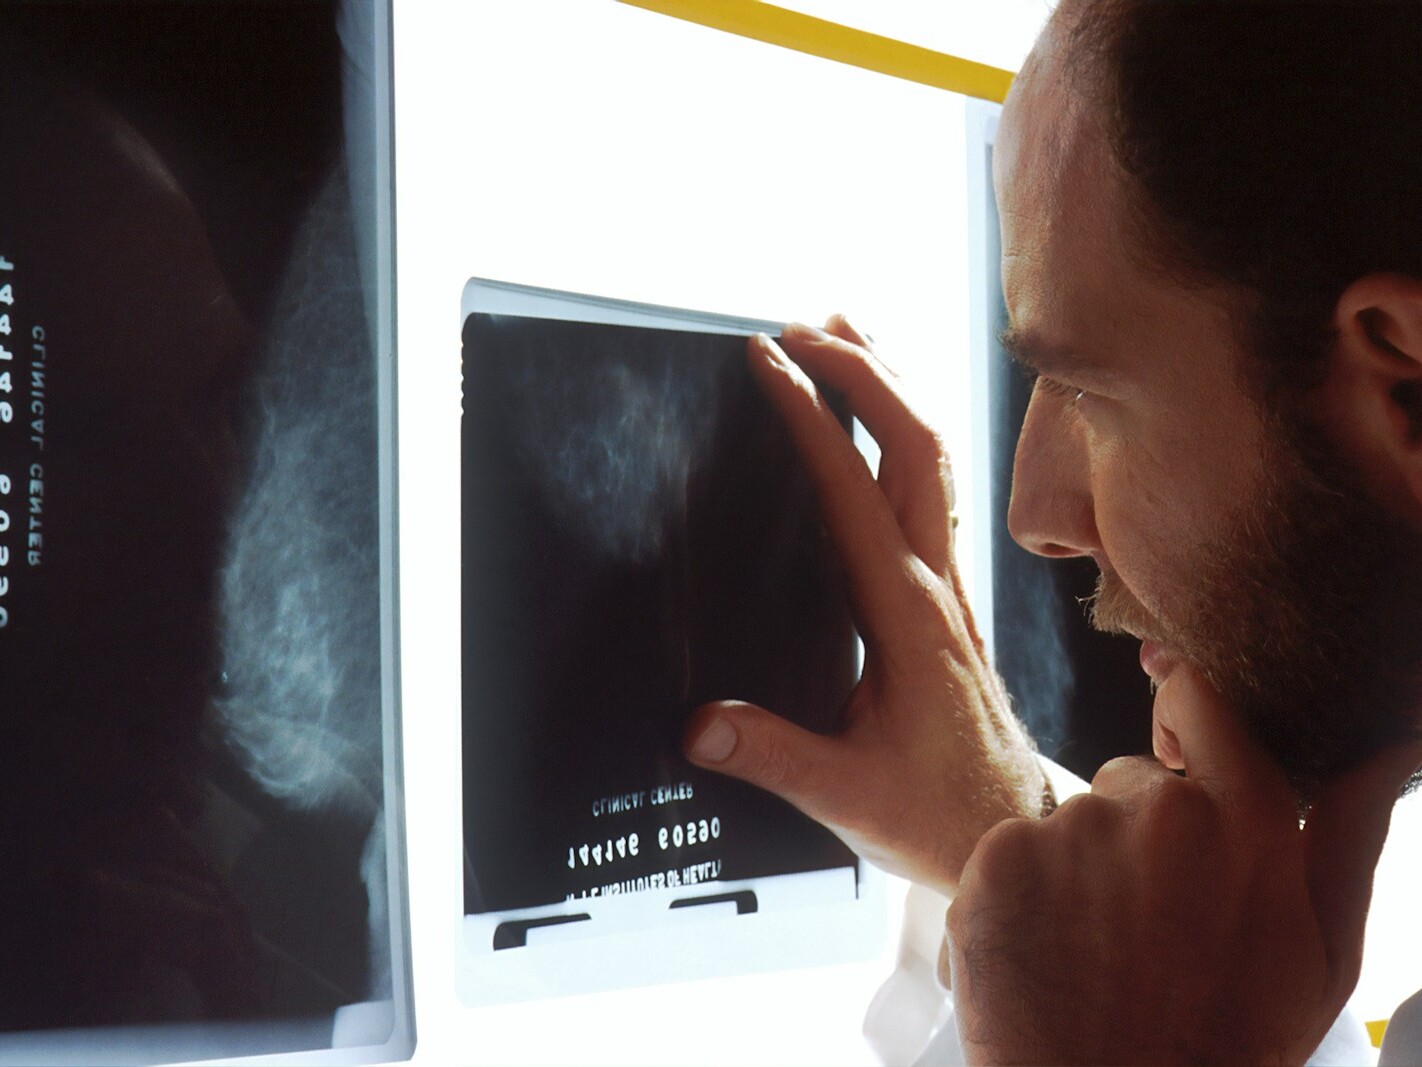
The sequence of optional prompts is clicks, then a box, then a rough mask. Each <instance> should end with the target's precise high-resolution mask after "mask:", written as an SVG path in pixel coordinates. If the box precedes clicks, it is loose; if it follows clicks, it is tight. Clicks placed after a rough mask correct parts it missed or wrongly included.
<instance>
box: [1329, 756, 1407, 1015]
mask: <svg viewBox="0 0 1422 1067" xmlns="http://www.w3.org/2000/svg"><path fill="white" fill-rule="evenodd" d="M1419 766H1422V742H1417V741H1409V742H1407V743H1404V744H1397V745H1391V746H1389V747H1388V748H1385V749H1384V750H1383V751H1381V752H1379V753H1378V754H1376V755H1375V756H1373V757H1371V758H1370V759H1368V760H1367V761H1366V762H1364V763H1363V764H1362V765H1361V766H1359V767H1356V768H1355V769H1353V770H1351V771H1349V772H1347V773H1346V774H1344V775H1343V776H1342V777H1340V778H1338V779H1336V780H1335V781H1333V782H1331V783H1329V784H1328V785H1326V786H1325V787H1324V788H1323V789H1322V790H1321V791H1320V792H1319V794H1318V798H1317V799H1316V800H1315V801H1314V804H1313V806H1312V808H1310V810H1309V813H1308V818H1307V821H1306V822H1305V824H1304V848H1305V852H1304V855H1305V863H1306V865H1307V866H1306V870H1307V876H1308V884H1309V895H1310V897H1311V898H1312V900H1313V907H1314V914H1315V915H1316V916H1317V917H1318V924H1319V929H1320V930H1321V931H1322V933H1323V937H1324V943H1325V944H1326V945H1327V946H1328V953H1329V962H1330V965H1331V967H1332V969H1333V973H1334V975H1335V977H1336V978H1337V979H1339V980H1340V981H1346V983H1347V989H1348V991H1349V992H1351V990H1352V987H1353V983H1355V982H1356V981H1357V978H1358V973H1359V970H1360V969H1361V966H1362V959H1363V924H1364V922H1365V920H1366V919H1367V916H1368V904H1369V902H1370V901H1371V899H1372V892H1373V869H1374V868H1375V867H1376V866H1377V863H1378V857H1379V856H1380V855H1381V854H1382V848H1383V842H1384V841H1386V840H1387V831H1388V826H1389V824H1390V822H1391V820H1392V808H1393V805H1394V804H1395V803H1396V802H1397V798H1398V797H1399V796H1400V795H1401V793H1402V788H1403V786H1404V785H1405V784H1406V783H1407V780H1408V778H1409V777H1410V776H1411V775H1412V774H1413V772H1414V771H1416V770H1417V769H1418V767H1419Z"/></svg>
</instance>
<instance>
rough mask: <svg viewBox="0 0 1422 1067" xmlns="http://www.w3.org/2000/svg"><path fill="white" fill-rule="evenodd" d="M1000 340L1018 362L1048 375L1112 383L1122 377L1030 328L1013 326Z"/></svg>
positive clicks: (1003, 333)
mask: <svg viewBox="0 0 1422 1067" xmlns="http://www.w3.org/2000/svg"><path fill="white" fill-rule="evenodd" d="M997 342H998V344H1000V345H1001V346H1002V350H1003V351H1004V352H1006V353H1007V354H1008V356H1010V357H1011V358H1012V360H1013V362H1014V363H1017V364H1018V365H1019V366H1022V367H1024V368H1026V369H1027V370H1028V371H1031V372H1033V373H1036V374H1044V375H1046V376H1047V377H1048V378H1058V377H1060V378H1065V379H1068V380H1071V381H1078V380H1081V381H1092V382H1103V383H1110V382H1114V381H1115V380H1116V379H1117V377H1118V376H1117V374H1116V373H1115V372H1114V371H1113V370H1112V369H1111V368H1109V367H1104V366H1102V365H1101V364H1100V363H1099V362H1096V361H1094V360H1091V359H1089V358H1088V357H1086V356H1083V355H1082V354H1081V353H1080V352H1078V351H1076V350H1075V349H1074V348H1071V347H1069V346H1066V345H1058V344H1053V343H1051V342H1048V341H1045V340H1043V339H1042V338H1041V337H1039V336H1038V335H1036V334H1034V333H1033V332H1031V331H1030V330H1023V329H1020V328H1018V327H1015V326H1009V327H1007V329H1005V330H1003V331H1002V332H1001V333H999V334H998V335H997Z"/></svg>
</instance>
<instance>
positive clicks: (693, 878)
mask: <svg viewBox="0 0 1422 1067" xmlns="http://www.w3.org/2000/svg"><path fill="white" fill-rule="evenodd" d="M463 464H464V466H463V516H464V531H463V553H464V574H463V603H464V635H463V648H464V654H463V656H464V662H463V668H464V741H463V745H464V833H465V848H466V864H465V911H466V913H469V914H476V913H482V912H488V911H509V910H513V909H518V908H526V907H532V906H537V905H544V904H552V903H556V902H560V901H568V900H579V899H583V898H587V897H593V896H605V895H616V894H623V893H631V892H637V891H641V890H648V889H685V890H687V891H688V892H695V891H696V890H695V889H694V887H696V886H700V885H701V884H702V883H704V882H716V881H721V882H726V881H736V880H741V879H753V878H759V877H764V876H770V875H779V874H788V873H794V872H800V871H814V870H826V869H831V868H839V867H845V866H853V864H854V863H855V860H854V857H853V855H852V854H851V853H850V852H849V851H848V849H846V848H845V847H844V845H843V844H841V843H840V842H839V841H838V840H837V839H836V838H835V837H833V835H831V834H830V833H829V832H828V831H826V830H824V829H823V828H821V827H819V826H817V825H815V824H814V823H812V822H811V821H810V820H808V819H806V818H805V817H804V816H802V815H801V814H800V813H799V812H797V811H795V810H794V809H793V808H791V807H790V806H789V805H787V804H785V803H784V802H782V801H780V800H778V799H777V798H775V797H773V796H771V795H770V794H768V793H764V792H762V791H760V790H757V789H754V788H752V787H750V786H747V785H745V784H743V783H740V782H736V781H733V780H730V779H727V778H724V777H722V776H720V775H716V774H714V773H711V772H707V771H702V770H699V769H697V768H694V767H692V766H691V765H690V764H688V763H687V762H686V761H685V760H684V759H683V758H682V757H681V755H680V748H681V741H682V732H683V729H684V726H685V723H686V721H687V718H688V715H689V714H690V712H691V711H692V710H693V709H695V708H696V707H697V706H698V705H700V704H701V703H703V702H705V701H708V700H715V699H723V698H724V699H731V698H734V699H741V700H748V701H752V702H754V703H757V704H760V705H762V706H764V707H767V708H770V709H773V710H774V711H776V712H777V713H779V714H782V715H785V716H787V717H789V718H791V719H793V720H795V721H797V722H799V723H801V724H803V725H805V726H807V727H809V728H811V729H815V730H819V731H828V730H831V729H833V728H834V726H835V723H836V720H837V717H838V715H839V712H840V708H841V706H842V704H843V702H844V700H845V698H846V696H847V694H848V692H849V690H850V688H851V687H852V686H853V684H854V679H855V670H856V667H855V637H854V631H853V628H852V625H851V621H850V618H849V615H848V610H847V606H846V598H845V589H844V582H843V578H842V575H841V574H840V571H839V568H838V564H837V563H836V561H835V557H834V552H833V548H832V545H831V544H830V542H829V540H828V537H827V536H826V534H825V532H824V529H823V526H822V523H821V521H820V519H819V516H818V513H817V509H816V505H815V500H814V494H813V491H812V489H811V487H810V485H809V482H808V479H807V478H806V476H805V474H804V472H803V470H802V469H801V467H800V465H799V463H798V460H797V458H796V456H795V454H794V450H793V448H792V446H791V444H790V441H789V439H788V437H787V436H786V434H785V432H784V430H783V428H782V426H781V425H780V422H779V420H778V418H777V417H776V415H775V414H774V412H773V411H772V410H771V409H770V408H769V406H768V404H767V403H766V402H765V400H764V399H763V397H762V396H761V394H760V392H759V390H758V389H757V387H756V386H755V385H754V383H753V382H752V380H751V378H750V376H749V373H748V371H747V368H746V365H745V339H744V338H741V337H731V336H722V335H715V334H702V333H694V332H681V331H674V330H663V329H649V328H643V327H632V326H614V325H591V324H585V323H570V322H561V321H548V320H541V319H532V318H518V317H511V316H491V315H487V314H472V315H470V316H469V317H468V319H467V320H466V322H465V328H464V419H463ZM707 891H714V887H710V889H709V890H708V889H705V888H703V889H702V890H700V892H707Z"/></svg>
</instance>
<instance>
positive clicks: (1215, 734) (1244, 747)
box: [1155, 663, 1298, 827]
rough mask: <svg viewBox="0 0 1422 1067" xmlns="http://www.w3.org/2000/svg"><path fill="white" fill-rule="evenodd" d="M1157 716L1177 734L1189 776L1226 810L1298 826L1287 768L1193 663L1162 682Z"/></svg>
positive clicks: (1295, 804)
mask: <svg viewBox="0 0 1422 1067" xmlns="http://www.w3.org/2000/svg"><path fill="white" fill-rule="evenodd" d="M1155 719H1156V722H1157V723H1161V724H1163V725H1164V726H1165V727H1166V728H1168V729H1169V731H1170V732H1171V733H1172V734H1173V735H1174V737H1175V742H1176V746H1177V747H1178V750H1179V754H1180V761H1181V763H1182V764H1183V765H1184V768H1185V774H1186V775H1187V777H1189V778H1190V780H1191V781H1193V782H1196V783H1197V784H1199V785H1200V786H1201V787H1202V788H1204V789H1205V791H1206V792H1207V793H1209V794H1210V795H1211V796H1213V797H1215V798H1216V799H1217V800H1219V801H1221V802H1223V803H1224V804H1225V806H1226V808H1227V809H1233V810H1235V811H1237V812H1238V813H1240V814H1241V815H1252V816H1255V817H1259V818H1264V819H1267V820H1270V821H1272V822H1274V823H1275V824H1282V825H1292V826H1294V827H1297V825H1298V801H1297V799H1296V797H1295V794H1294V790H1293V787H1292V786H1290V785H1289V781H1288V779H1287V778H1286V777H1285V776H1284V772H1283V771H1282V770H1281V769H1280V768H1279V765H1278V764H1277V763H1276V762H1274V759H1273V758H1272V757H1271V756H1270V755H1269V754H1268V753H1267V752H1265V751H1264V750H1263V749H1261V748H1260V747H1259V746H1258V745H1257V744H1255V742H1254V741H1253V739H1252V738H1250V737H1249V735H1248V733H1246V731H1245V729H1244V724H1243V723H1242V722H1240V719H1239V713H1238V712H1237V711H1236V710H1235V709H1234V708H1233V707H1232V706H1231V705H1230V704H1228V703H1227V702H1226V701H1225V699H1224V698H1223V697H1222V696H1220V695H1219V693H1217V692H1216V691H1215V689H1214V687H1213V686H1211V685H1210V683H1209V682H1207V681H1206V680H1205V678H1204V676H1203V675H1202V674H1200V672H1199V671H1198V670H1197V669H1196V668H1195V667H1194V666H1192V665H1191V664H1189V663H1181V664H1180V665H1179V666H1177V667H1176V668H1175V669H1174V670H1172V671H1171V672H1170V674H1169V675H1168V676H1167V677H1166V679H1165V681H1164V682H1162V683H1161V686H1160V689H1159V691H1158V692H1157V693H1156V696H1155Z"/></svg>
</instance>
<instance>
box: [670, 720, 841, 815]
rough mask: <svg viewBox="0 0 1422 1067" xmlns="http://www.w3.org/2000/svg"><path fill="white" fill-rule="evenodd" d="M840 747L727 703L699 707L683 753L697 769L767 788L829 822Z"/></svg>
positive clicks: (836, 779) (839, 761) (687, 733)
mask: <svg viewBox="0 0 1422 1067" xmlns="http://www.w3.org/2000/svg"><path fill="white" fill-rule="evenodd" d="M842 745H843V742H841V741H838V740H836V739H835V738H831V737H824V736H821V735H820V734H816V733H811V732H810V731H809V730H806V729H804V728H803V727H801V726H796V725H795V724H794V723H792V722H790V721H788V720H786V719H783V718H781V717H780V716H779V715H775V714H772V713H771V712H769V711H766V710H765V709H764V708H759V707H756V706H755V705H754V704H745V703H742V702H740V701H734V700H724V701H718V702H716V703H714V704H704V705H702V706H701V707H699V708H697V709H696V711H695V712H694V713H693V714H692V716H691V720H690V722H689V723H688V724H687V727H686V733H685V741H684V743H683V749H684V751H685V754H686V758H687V759H688V760H690V761H691V762H692V763H694V764H696V765H697V766H698V767H705V768H707V769H708V770H713V771H719V772H720V773H722V774H728V775H730V776H731V777H733V778H740V779H741V780H743V781H746V782H750V783H751V784H752V785H756V786H759V787H760V788H762V789H767V790H769V791H770V792H772V793H774V794H776V795H777V796H779V797H781V798H782V799H784V800H787V801H789V802H790V803H791V804H793V805H795V807H797V808H799V809H800V810H801V811H803V812H804V813H805V814H806V815H808V816H810V818H812V819H817V820H819V821H820V822H825V821H827V820H831V819H832V818H833V816H834V814H835V811H834V809H835V807H836V805H835V803H834V797H835V795H836V789H835V785H836V783H837V782H840V781H842V775H841V773H840V768H841V750H842Z"/></svg>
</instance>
